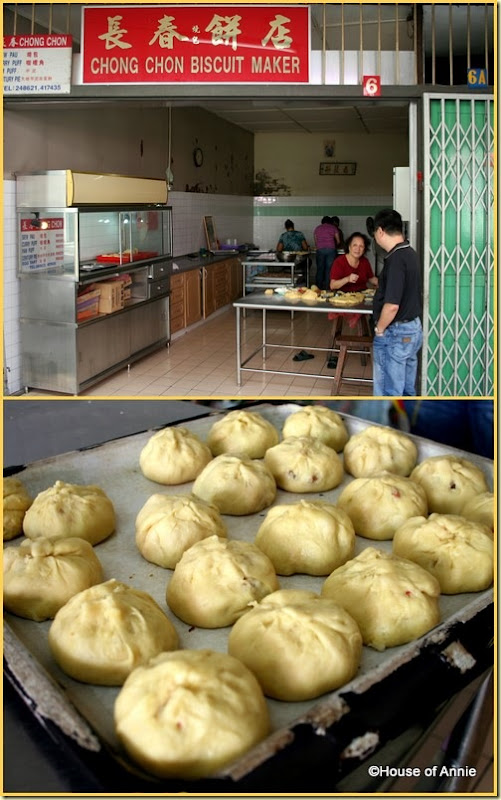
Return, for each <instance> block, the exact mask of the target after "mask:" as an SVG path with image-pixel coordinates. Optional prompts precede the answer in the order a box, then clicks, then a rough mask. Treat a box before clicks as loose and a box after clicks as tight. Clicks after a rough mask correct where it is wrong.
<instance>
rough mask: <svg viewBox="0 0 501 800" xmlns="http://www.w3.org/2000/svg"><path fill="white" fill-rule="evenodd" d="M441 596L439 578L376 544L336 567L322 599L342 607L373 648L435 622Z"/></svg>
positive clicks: (416, 634)
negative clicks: (384, 550)
mask: <svg viewBox="0 0 501 800" xmlns="http://www.w3.org/2000/svg"><path fill="white" fill-rule="evenodd" d="M439 595H440V584H439V582H438V581H437V579H436V578H435V577H434V576H433V575H431V574H430V573H429V572H427V571H426V570H425V569H423V568H422V567H420V566H419V565H418V564H415V563H414V562H412V561H408V560H407V559H404V558H399V557H398V556H396V555H391V554H389V553H384V552H383V551H382V550H378V549H376V548H374V547H367V548H366V549H365V550H362V552H361V553H360V554H359V555H358V556H356V558H354V559H352V560H351V561H348V562H347V563H346V564H344V565H343V566H342V567H339V568H338V569H336V570H334V572H333V573H332V574H331V575H329V577H328V578H327V579H326V581H325V582H324V585H323V586H322V597H330V598H331V600H334V602H336V603H339V605H341V606H343V608H345V609H346V611H348V613H349V614H351V616H352V617H353V618H354V619H355V620H356V622H357V623H358V626H359V628H360V630H361V632H362V637H363V640H364V644H367V645H369V646H370V647H374V649H375V650H384V649H385V648H386V647H395V646H396V645H399V644H405V643H406V642H410V641H412V640H413V639H417V638H418V637H419V636H422V635H423V634H425V633H427V631H429V630H431V628H433V627H435V625H438V623H439V622H440V608H439V604H438V598H439Z"/></svg>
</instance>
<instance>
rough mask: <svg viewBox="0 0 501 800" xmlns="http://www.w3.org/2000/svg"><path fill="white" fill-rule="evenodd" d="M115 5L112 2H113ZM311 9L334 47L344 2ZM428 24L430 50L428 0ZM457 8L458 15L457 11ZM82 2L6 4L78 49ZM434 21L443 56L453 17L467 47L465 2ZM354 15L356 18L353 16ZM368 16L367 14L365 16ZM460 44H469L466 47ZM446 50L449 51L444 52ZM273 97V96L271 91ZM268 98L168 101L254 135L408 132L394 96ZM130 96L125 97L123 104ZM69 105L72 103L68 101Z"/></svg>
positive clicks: (481, 12) (476, 38)
mask: <svg viewBox="0 0 501 800" xmlns="http://www.w3.org/2000/svg"><path fill="white" fill-rule="evenodd" d="M110 4H111V3H110ZM361 5H362V4H360V3H353V4H347V5H346V6H345V10H344V11H343V12H342V13H343V14H344V15H345V16H344V18H343V19H344V22H345V24H346V23H348V24H351V25H352V26H353V27H355V28H356V26H357V25H358V21H359V15H360V13H361V12H360V8H361ZM363 5H364V11H363V13H364V14H365V15H367V14H369V15H370V14H371V13H372V15H373V16H374V15H376V14H379V15H381V18H384V19H386V20H387V22H388V23H389V24H390V25H391V20H392V19H394V16H395V10H396V8H398V16H399V19H400V20H401V21H402V24H404V25H405V24H406V20H407V17H408V14H409V12H410V10H411V9H412V7H413V5H412V4H394V3H391V4H388V5H387V6H385V5H383V4H372V5H371V4H366V3H364V4H363ZM310 8H311V47H312V49H317V50H318V49H322V44H323V30H324V23H325V40H326V47H327V49H329V47H330V44H329V41H330V40H331V39H332V37H335V32H336V29H337V30H338V29H339V23H340V14H341V11H340V8H341V5H340V4H339V3H310ZM422 8H423V25H424V49H425V52H426V50H427V48H428V47H429V42H430V41H431V37H430V35H429V30H430V25H431V11H430V9H431V6H430V5H429V4H423V5H422ZM452 8H453V16H451V13H452V11H451V9H452ZM485 8H486V6H485V4H478V5H471V6H470V18H469V22H468V26H469V31H470V47H471V48H472V49H475V48H476V47H477V48H479V49H480V51H482V48H483V47H484V46H485V25H486V17H485V14H486V11H485ZM81 9H82V5H80V4H77V3H64V4H63V3H61V4H57V3H54V4H50V3H33V4H31V3H30V4H15V5H9V4H4V12H5V10H10V11H11V12H14V10H15V13H16V14H17V15H18V16H20V17H25V18H26V19H29V20H31V18H32V15H33V14H34V15H35V20H36V23H37V24H38V25H40V26H42V27H44V28H47V29H49V30H51V31H54V32H65V33H71V35H72V36H73V40H74V43H75V44H76V49H77V50H78V49H79V45H80V19H81ZM433 13H434V18H433V24H434V26H435V29H436V41H435V47H436V49H437V55H440V54H441V53H442V51H443V52H444V53H445V52H446V51H447V50H448V47H449V23H450V22H451V20H452V21H453V26H454V38H455V46H454V52H456V51H457V50H456V48H457V47H458V46H464V47H465V46H466V45H465V44H464V43H465V42H466V26H467V12H466V8H465V4H463V7H461V6H460V5H454V6H452V4H446V5H444V6H441V5H437V6H436V7H435V11H434V12H433ZM350 15H351V16H350ZM364 19H367V17H364ZM460 43H463V44H462V45H461V44H460ZM444 48H445V50H444ZM268 98H269V95H268ZM268 98H267V99H263V100H255V99H248V98H246V97H240V98H235V97H232V98H231V99H215V98H213V97H210V98H209V97H207V94H206V95H205V98H204V99H201V98H200V97H196V98H194V99H193V100H191V101H190V100H188V98H187V97H184V98H182V99H181V98H180V97H179V95H177V99H172V100H171V99H169V101H168V104H169V105H171V106H172V107H175V106H176V105H183V106H186V105H191V106H194V105H196V106H201V107H202V108H204V109H206V110H207V111H210V112H211V113H213V114H216V115H217V116H219V117H221V118H223V119H225V120H227V121H228V122H231V123H233V124H235V125H238V126H240V127H242V128H244V129H245V130H248V131H251V132H252V133H263V132H279V133H283V132H309V133H327V132H329V133H332V132H333V131H335V132H339V133H343V132H348V133H374V134H376V133H388V132H393V133H401V132H407V130H408V101H407V100H404V99H402V100H398V99H395V100H392V101H391V102H387V101H385V103H384V105H383V104H382V103H381V101H379V102H378V101H375V102H374V101H371V100H370V99H364V100H362V101H360V102H358V101H353V100H351V99H350V100H348V99H347V100H345V101H343V100H342V99H339V97H338V98H337V99H330V98H322V99H320V98H318V97H317V98H311V99H304V96H303V97H302V98H294V97H291V96H290V93H289V95H288V97H286V98H284V97H282V98H274V97H273V98H269V99H268ZM124 100H125V98H122V100H121V102H122V103H123V102H124ZM127 103H128V105H130V106H132V107H136V108H139V107H144V106H145V105H148V106H149V107H152V106H154V105H155V101H154V99H153V98H151V99H149V100H146V99H145V98H144V97H143V98H142V99H136V100H134V99H131V98H130V97H129V98H128V99H127ZM157 104H158V106H162V107H165V105H166V98H165V97H164V98H163V100H161V101H160V100H159V101H158V103H157ZM65 105H66V107H69V104H68V103H65Z"/></svg>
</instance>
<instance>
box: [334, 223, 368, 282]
mask: <svg viewBox="0 0 501 800" xmlns="http://www.w3.org/2000/svg"><path fill="white" fill-rule="evenodd" d="M368 246H369V242H368V241H367V238H366V236H364V234H363V233H359V232H358V231H357V232H355V233H352V234H351V236H348V238H347V240H346V242H345V251H346V252H345V253H343V254H342V255H339V256H338V257H337V258H335V259H334V261H333V263H332V266H331V280H330V288H331V291H339V290H340V289H342V290H343V291H344V292H361V291H363V290H364V289H366V288H367V285H368V284H370V285H371V286H374V287H376V286H377V285H378V279H377V278H376V277H375V275H374V272H373V270H372V267H371V264H370V261H369V260H368V259H367V258H366V257H365V253H366V252H367V248H368Z"/></svg>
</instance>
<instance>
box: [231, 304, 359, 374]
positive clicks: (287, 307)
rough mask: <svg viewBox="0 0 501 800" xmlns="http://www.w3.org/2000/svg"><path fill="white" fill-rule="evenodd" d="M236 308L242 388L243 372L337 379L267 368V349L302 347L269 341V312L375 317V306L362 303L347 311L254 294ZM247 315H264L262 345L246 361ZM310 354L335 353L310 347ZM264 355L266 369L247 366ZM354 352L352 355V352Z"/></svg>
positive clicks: (238, 367) (238, 370)
mask: <svg viewBox="0 0 501 800" xmlns="http://www.w3.org/2000/svg"><path fill="white" fill-rule="evenodd" d="M233 307H234V308H235V312H236V335H237V348H236V349H237V384H238V386H241V385H242V372H266V373H271V374H273V375H293V376H298V377H301V378H305V377H308V378H310V377H311V378H322V379H324V380H328V381H332V380H333V378H334V375H320V374H318V373H309V372H308V373H304V372H293V371H288V370H282V369H280V370H277V369H268V368H266V367H265V366H264V363H265V361H266V352H267V348H276V347H279V348H282V349H286V350H301V345H298V344H278V343H273V342H269V341H267V329H266V322H267V320H266V314H267V312H268V311H288V312H296V311H306V312H309V313H311V314H327V313H329V312H333V313H338V314H366V315H371V314H372V305H365V304H364V303H361V304H360V305H357V306H352V307H348V308H347V307H345V306H334V305H332V303H329V302H328V301H325V302H321V301H318V302H308V301H304V300H297V301H296V300H287V299H286V298H285V297H283V296H281V295H278V294H273V295H265V294H264V293H259V294H257V293H254V294H252V295H247V296H246V297H241V298H239V299H238V300H235V302H234V303H233ZM245 311H261V312H262V342H261V344H260V345H259V347H256V349H255V350H253V352H252V353H251V354H250V355H248V356H247V357H246V358H245V359H244V360H243V358H242V335H241V313H242V312H243V313H245ZM307 347H308V350H315V351H320V352H324V353H329V352H331V351H332V346H330V347H310V346H309V345H307ZM259 351H261V353H262V357H263V366H262V367H249V366H246V364H248V363H249V361H250V360H251V359H252V358H254V356H255V355H256V353H259ZM350 352H351V351H350ZM343 380H345V381H350V380H351V381H356V382H357V383H371V380H370V379H369V378H350V377H349V376H346V377H344V378H343Z"/></svg>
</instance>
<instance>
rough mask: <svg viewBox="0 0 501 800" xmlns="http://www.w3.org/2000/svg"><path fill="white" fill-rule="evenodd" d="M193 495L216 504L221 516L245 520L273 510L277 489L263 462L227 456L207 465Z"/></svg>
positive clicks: (226, 454) (195, 485)
mask: <svg viewBox="0 0 501 800" xmlns="http://www.w3.org/2000/svg"><path fill="white" fill-rule="evenodd" d="M192 491H193V494H195V495H196V496H197V497H201V498H202V499H203V500H206V501H207V502H208V503H214V505H215V506H216V507H217V508H218V509H219V511H220V513H221V514H230V515H232V516H244V515H246V514H256V513H257V512H258V511H262V510H263V508H267V507H268V506H271V504H272V503H273V501H274V499H275V497H276V494H277V485H276V483H275V479H274V478H273V475H272V474H271V472H270V470H269V469H268V467H267V466H265V464H263V463H262V461H258V460H256V459H251V458H248V457H247V456H244V455H234V454H231V453H224V454H223V455H221V456H216V458H214V459H213V460H212V461H211V462H210V464H207V466H206V467H205V469H204V470H203V471H202V472H201V473H200V475H199V476H198V478H197V479H196V481H195V483H194V484H193V489H192Z"/></svg>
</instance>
